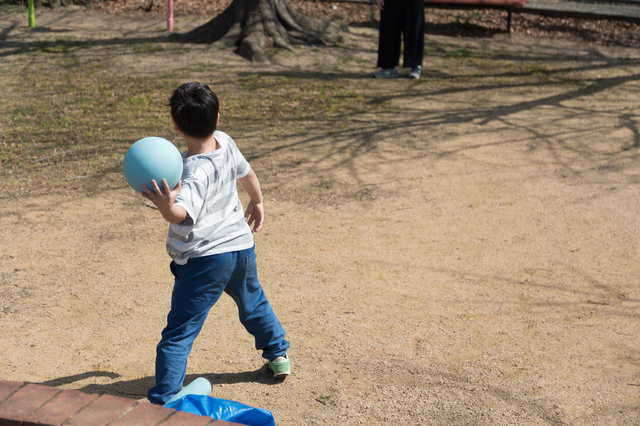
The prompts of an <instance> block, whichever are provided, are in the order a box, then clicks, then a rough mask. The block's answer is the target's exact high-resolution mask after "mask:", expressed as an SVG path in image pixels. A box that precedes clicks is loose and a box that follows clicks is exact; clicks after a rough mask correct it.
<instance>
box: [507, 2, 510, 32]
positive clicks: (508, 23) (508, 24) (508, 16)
mask: <svg viewBox="0 0 640 426" xmlns="http://www.w3.org/2000/svg"><path fill="white" fill-rule="evenodd" d="M507 33H509V34H511V8H509V9H507Z"/></svg>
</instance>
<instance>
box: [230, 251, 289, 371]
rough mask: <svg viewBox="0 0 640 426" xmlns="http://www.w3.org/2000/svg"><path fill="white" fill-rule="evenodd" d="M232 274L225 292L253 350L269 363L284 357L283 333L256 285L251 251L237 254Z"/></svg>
mask: <svg viewBox="0 0 640 426" xmlns="http://www.w3.org/2000/svg"><path fill="white" fill-rule="evenodd" d="M236 262H237V263H236V270H235V271H234V273H233V276H232V277H231V280H230V282H229V284H228V285H227V288H226V289H225V292H226V293H227V294H228V295H229V296H231V298H232V299H233V300H234V301H235V302H236V305H238V316H239V317H240V322H241V323H242V325H244V327H245V328H246V330H247V331H248V332H249V333H251V335H253V337H254V339H255V345H256V349H258V350H261V351H262V357H263V358H266V359H268V360H272V359H274V358H276V357H278V356H281V355H284V354H285V353H286V352H287V349H288V348H289V342H287V341H286V340H285V339H284V337H285V331H284V328H283V327H282V324H281V323H280V321H279V320H278V317H277V316H276V314H275V313H274V312H273V308H272V307H271V304H270V303H269V301H268V300H267V297H266V296H265V294H264V290H263V289H262V286H261V285H260V282H259V281H258V270H257V267H256V253H255V250H254V248H251V249H247V250H242V251H240V252H238V258H237V260H236Z"/></svg>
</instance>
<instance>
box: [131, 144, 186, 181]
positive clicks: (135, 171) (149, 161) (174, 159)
mask: <svg viewBox="0 0 640 426" xmlns="http://www.w3.org/2000/svg"><path fill="white" fill-rule="evenodd" d="M122 170H123V171H124V177H125V179H126V180H127V183H128V184H129V186H130V187H131V188H133V189H134V190H135V191H138V192H140V191H142V185H143V184H144V185H147V188H149V189H151V190H152V191H153V186H152V185H151V181H152V180H155V181H156V183H157V184H158V186H159V187H160V189H162V179H166V180H167V183H168V184H169V188H171V189H173V188H175V187H176V185H177V184H178V182H179V181H180V179H181V178H182V156H181V155H180V151H178V148H176V147H175V145H173V144H172V143H171V142H169V141H168V140H166V139H162V138H157V137H155V136H152V137H148V138H144V139H140V140H139V141H138V142H136V143H134V144H133V145H131V148H129V150H128V151H127V153H126V154H125V156H124V161H123V162H122Z"/></svg>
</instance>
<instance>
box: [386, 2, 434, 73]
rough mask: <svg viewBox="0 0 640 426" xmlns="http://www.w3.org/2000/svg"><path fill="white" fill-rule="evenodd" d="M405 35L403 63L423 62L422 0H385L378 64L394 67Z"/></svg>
mask: <svg viewBox="0 0 640 426" xmlns="http://www.w3.org/2000/svg"><path fill="white" fill-rule="evenodd" d="M401 37H403V38H404V67H405V68H414V67H417V66H418V65H422V56H423V53H424V0H385V2H384V8H383V9H382V11H381V12H380V40H379V42H378V67H380V68H395V67H396V66H397V65H398V60H399V59H400V41H401Z"/></svg>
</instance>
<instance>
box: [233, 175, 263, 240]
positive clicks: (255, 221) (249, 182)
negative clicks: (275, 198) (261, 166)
mask: <svg viewBox="0 0 640 426" xmlns="http://www.w3.org/2000/svg"><path fill="white" fill-rule="evenodd" d="M238 180H239V181H240V184H242V187H243V188H244V190H245V191H247V194H248V195H249V198H251V201H250V202H249V205H248V206H247V211H246V212H245V213H244V218H245V219H246V220H247V223H248V224H249V227H250V228H251V226H252V225H253V229H252V230H251V232H258V231H259V230H260V228H262V222H263V221H264V206H263V205H262V190H261V189H260V182H259V181H258V177H257V176H256V173H255V172H254V171H253V169H250V170H249V173H248V174H247V175H246V176H245V177H242V178H240V179H238Z"/></svg>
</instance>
